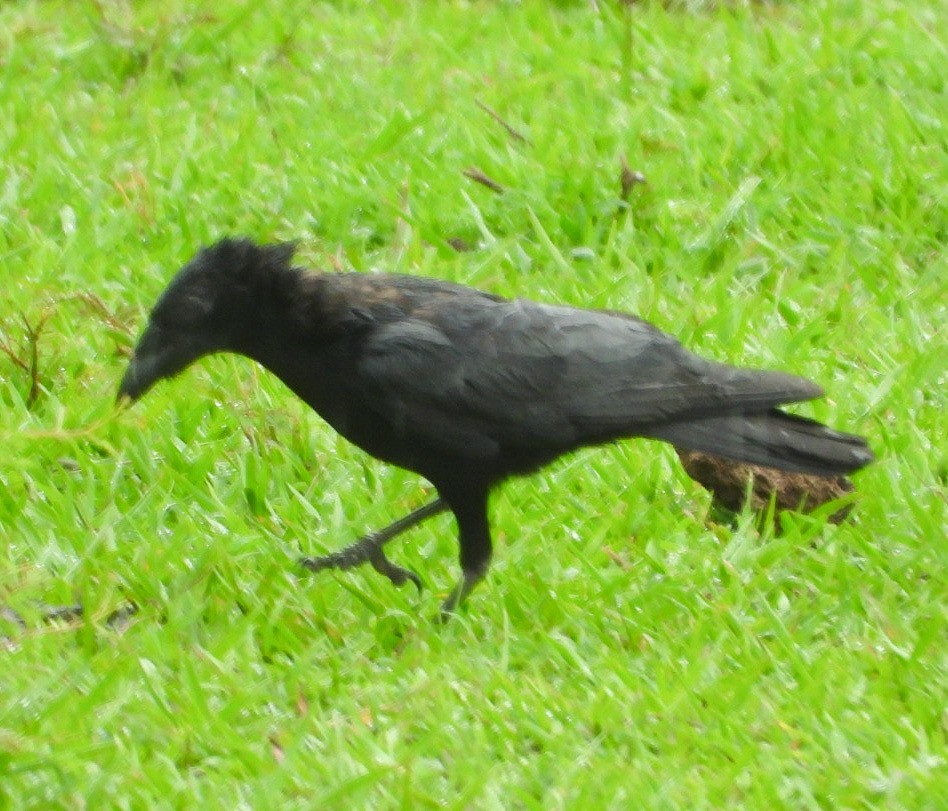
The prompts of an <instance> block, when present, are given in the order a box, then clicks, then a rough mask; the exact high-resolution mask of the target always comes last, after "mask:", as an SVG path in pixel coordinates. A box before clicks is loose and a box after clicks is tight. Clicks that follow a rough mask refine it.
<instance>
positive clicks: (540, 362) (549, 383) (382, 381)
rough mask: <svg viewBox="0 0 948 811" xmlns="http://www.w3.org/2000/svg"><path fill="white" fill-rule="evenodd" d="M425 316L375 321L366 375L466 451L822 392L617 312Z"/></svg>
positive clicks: (428, 428) (632, 428)
mask: <svg viewBox="0 0 948 811" xmlns="http://www.w3.org/2000/svg"><path fill="white" fill-rule="evenodd" d="M424 316H425V317H424V318H420V317H408V318H404V319H400V320H397V321H393V322H389V323H386V324H383V325H379V326H377V328H375V329H373V330H370V333H369V335H368V336H367V338H366V343H365V344H364V347H363V349H364V351H363V354H362V357H361V360H360V363H359V366H358V372H357V374H358V379H359V384H360V385H361V387H362V388H363V391H364V393H365V395H366V396H367V399H368V401H369V402H370V404H372V407H373V408H374V409H375V411H376V412H377V413H378V415H379V417H380V418H381V419H384V420H386V421H387V422H389V423H390V424H391V425H392V426H393V427H394V429H395V430H396V431H398V432H399V433H402V434H404V435H406V436H411V437H414V438H417V439H418V440H420V441H424V442H426V443H428V444H431V445H434V446H437V447H440V448H442V449H444V450H446V451H455V452H461V453H462V454H464V455H471V456H478V457H490V456H493V455H494V454H496V453H497V452H498V450H499V449H500V448H502V447H510V446H520V447H525V448H536V449H557V448H567V447H573V446H576V445H578V444H584V443H592V442H598V441H604V440H606V439H610V438H614V437H620V436H633V435H641V434H643V433H648V429H649V426H655V425H658V424H661V425H664V424H668V423H673V422H678V421H681V420H685V419H692V418H695V417H701V416H710V415H716V414H734V413H740V412H743V411H764V410H767V409H768V408H770V407H772V406H774V405H777V404H780V403H786V402H793V401H796V400H805V399H809V398H812V397H816V396H818V395H819V394H820V393H821V391H820V389H819V387H818V386H816V385H815V384H813V383H811V382H810V381H807V380H804V379H802V378H798V377H794V376H791V375H785V374H781V373H778V372H762V371H752V370H741V369H735V368H733V367H730V366H726V365H723V364H719V363H713V362H710V361H705V360H703V359H701V358H699V357H697V356H696V355H693V354H691V353H690V352H688V351H687V350H685V349H684V348H683V347H682V346H681V345H680V344H679V343H678V341H676V340H675V339H674V338H672V337H671V336H669V335H666V334H665V333H662V332H660V331H659V330H657V329H655V328H654V327H652V326H651V325H649V324H647V323H645V322H643V321H640V320H638V319H635V318H631V317H628V316H623V315H621V314H614V313H608V312H603V311H595V310H580V309H574V308H569V307H555V306H549V305H543V304H536V303H533V302H529V301H523V300H517V301H501V302H496V303H495V302H491V303H489V304H485V303H484V302H476V303H472V304H471V306H465V305H464V304H463V303H459V304H458V305H457V306H450V307H444V308H441V309H439V310H437V311H436V312H426V313H425V314H424Z"/></svg>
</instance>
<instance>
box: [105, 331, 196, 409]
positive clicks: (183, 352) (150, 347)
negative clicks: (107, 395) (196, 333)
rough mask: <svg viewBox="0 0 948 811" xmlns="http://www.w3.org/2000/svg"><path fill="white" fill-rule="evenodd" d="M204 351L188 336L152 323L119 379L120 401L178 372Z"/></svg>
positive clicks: (137, 394)
mask: <svg viewBox="0 0 948 811" xmlns="http://www.w3.org/2000/svg"><path fill="white" fill-rule="evenodd" d="M204 354H205V351H204V350H203V349H199V348H197V347H195V345H194V342H193V341H192V340H190V337H189V336H181V335H175V334H173V333H171V332H169V331H168V330H162V329H160V328H159V327H157V326H155V325H154V324H149V326H148V327H147V329H146V330H145V332H144V333H143V334H142V337H141V338H140V339H139V341H138V345H137V346H136V347H135V354H134V355H133V356H132V360H131V362H130V363H129V364H128V369H126V370H125V375H124V377H122V382H121V383H119V389H118V397H117V401H118V402H119V403H121V402H123V401H132V402H133V401H135V400H137V399H138V398H139V397H141V396H142V395H143V394H145V392H147V391H148V390H149V389H150V388H151V387H152V386H154V385H155V383H157V382H158V381H159V380H162V379H164V378H166V377H172V376H173V375H176V374H177V373H178V372H180V371H181V370H182V369H184V368H185V367H186V366H188V365H190V364H191V363H192V362H193V361H195V360H197V359H198V358H199V357H201V356H202V355H204Z"/></svg>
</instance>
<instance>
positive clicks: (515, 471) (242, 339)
mask: <svg viewBox="0 0 948 811" xmlns="http://www.w3.org/2000/svg"><path fill="white" fill-rule="evenodd" d="M292 258H293V246H292V245H286V244H278V245H264V246H260V245H256V244H254V243H253V242H251V241H249V240H244V239H224V240H221V241H220V242H218V243H217V244H216V245H213V246H212V247H210V248H205V249H204V250H202V251H200V252H199V253H198V254H197V255H196V256H195V257H194V258H193V259H192V260H191V261H190V262H189V263H188V264H187V265H185V267H184V268H183V269H182V270H181V271H180V272H179V273H178V275H177V276H175V278H174V279H173V280H172V281H171V283H170V284H169V285H168V288H167V289H166V290H165V291H164V293H162V295H161V297H160V298H159V299H158V302H157V303H156V304H155V307H154V309H153V310H152V312H151V316H150V318H149V322H148V326H147V328H146V329H145V332H144V334H143V335H142V336H141V339H140V340H139V342H138V345H137V346H136V348H135V354H134V357H133V359H132V361H131V363H130V365H129V367H128V371H127V372H126V373H125V376H124V378H123V379H122V383H121V386H120V387H119V396H120V398H122V397H127V398H130V399H132V400H134V399H137V398H138V397H141V396H142V395H143V394H144V393H145V392H146V391H148V389H149V388H150V387H151V386H152V385H153V384H154V383H155V382H157V381H158V380H160V379H162V378H165V377H170V376H171V375H174V374H177V373H178V372H180V371H181V370H183V369H184V368H185V367H186V366H188V365H189V364H191V363H193V362H194V361H195V360H197V359H198V358H200V357H202V356H204V355H207V354H210V353H213V352H236V353H238V354H241V355H246V356H247V357H249V358H252V359H253V360H256V361H257V362H259V363H260V364H262V365H263V366H264V367H266V368H267V369H269V370H270V371H271V372H273V373H274V374H275V375H277V377H279V378H280V379H281V380H282V381H283V382H284V383H285V384H286V385H287V386H289V388H290V389H291V390H292V391H293V392H295V393H296V394H297V395H298V396H299V397H301V398H302V399H303V400H305V401H306V402H307V403H308V404H309V405H310V406H312V408H313V409H315V410H316V412H317V413H319V414H320V415H321V416H322V417H323V419H325V420H326V421H327V422H328V423H329V424H330V425H331V426H332V427H333V428H335V429H336V430H337V431H338V432H339V433H340V434H342V435H343V436H344V437H346V438H347V439H349V440H350V441H351V442H353V443H355V444H356V445H358V446H359V447H360V448H362V449H363V450H365V451H366V452H368V453H370V454H371V455H372V456H375V457H377V458H379V459H382V460H384V461H386V462H389V463H391V464H394V465H398V466H400V467H403V468H408V469H409V470H413V471H415V472H417V473H420V474H421V475H422V476H424V477H425V478H426V479H428V481H430V482H431V484H433V485H434V487H435V489H436V490H437V492H438V498H436V499H435V500H434V501H432V502H430V503H429V504H427V505H425V506H423V507H421V508H419V509H417V510H415V511H414V512H413V513H410V514H409V515H407V516H406V517H404V518H403V519H401V520H400V521H397V522H395V523H394V524H392V525H391V526H389V527H386V528H385V529H383V530H382V531H381V532H378V533H375V534H373V535H368V536H366V537H364V538H363V539H362V540H360V541H359V542H357V543H356V544H353V545H352V546H350V547H348V548H347V549H344V550H343V551H341V552H338V553H336V554H333V555H327V556H324V557H321V558H306V559H304V560H303V561H302V563H303V565H304V566H306V567H307V568H309V569H311V570H314V571H318V570H320V569H325V568H350V567H352V566H356V565H358V564H361V563H366V562H369V563H371V564H372V565H373V566H375V568H376V569H378V570H379V571H380V572H382V573H384V574H386V575H387V576H388V577H389V578H391V579H392V581H393V582H394V583H396V584H401V583H403V582H405V580H407V579H410V580H412V581H413V582H415V583H416V584H417V585H420V581H419V580H418V578H417V576H416V575H415V574H414V573H413V572H410V571H408V570H407V569H403V568H401V567H399V566H396V565H395V564H394V563H392V562H391V561H389V560H388V558H386V557H385V555H384V553H383V550H382V547H383V546H384V544H385V543H386V542H387V541H389V540H390V539H391V538H393V537H395V536H396V535H398V534H399V533H401V532H402V531H404V530H406V529H408V528H409V527H412V526H414V525H416V524H418V523H419V522H421V521H423V520H424V519H425V518H427V517H429V516H432V515H435V514H436V513H439V512H442V511H444V510H450V511H451V512H452V513H453V514H454V516H455V518H456V520H457V525H458V533H459V536H460V558H461V571H462V576H461V579H460V581H459V583H458V584H457V586H456V587H455V588H454V590H453V591H452V592H451V594H450V596H449V597H448V598H447V600H446V601H445V603H444V606H443V610H444V612H445V613H448V612H451V611H452V610H453V609H454V608H455V607H456V606H457V605H459V604H460V603H461V602H462V601H463V600H464V598H465V597H467V595H468V594H469V593H470V591H471V589H472V588H473V587H474V586H475V585H476V584H477V583H478V582H479V581H480V580H481V579H482V578H483V577H484V575H485V574H486V572H487V569H488V566H489V563H490V558H491V537H490V528H489V525H488V518H487V498H488V494H489V492H490V490H491V488H492V487H493V486H494V485H496V484H497V483H498V482H501V481H503V480H504V479H506V478H507V477H508V476H516V475H523V474H528V473H532V472H533V471H535V470H537V469H539V468H541V467H542V466H543V465H545V464H547V463H548V462H551V461H552V460H554V459H556V458H557V457H558V456H560V455H562V454H564V453H567V452H569V451H572V450H574V449H576V448H579V447H582V446H586V445H597V444H600V443H605V442H608V441H611V440H615V439H620V438H623V437H636V436H637V437H651V438H654V439H662V440H666V441H668V442H671V443H673V444H674V445H676V446H680V447H682V448H686V449H691V450H696V451H705V452H708V453H714V454H717V455H719V456H724V457H727V458H729V459H735V460H739V461H743V462H749V463H753V464H761V465H768V466H771V467H776V468H780V469H781V470H787V471H798V472H803V473H817V474H821V475H840V474H845V473H849V472H851V471H854V470H856V469H858V468H861V467H862V466H863V465H866V464H867V463H869V462H870V461H871V460H872V458H873V456H872V453H871V452H870V451H869V449H868V447H867V446H866V443H865V441H864V440H863V439H861V438H860V437H857V436H852V435H850V434H844V433H840V432H838V431H834V430H833V429H831V428H827V427H826V426H824V425H821V424H820V423H817V422H814V421H813V420H809V419H804V418H802V417H797V416H793V415H791V414H786V413H784V412H783V411H780V410H779V409H778V408H777V406H780V405H782V404H784V403H792V402H796V401H800V400H809V399H812V398H814V397H819V396H820V395H821V394H822V391H821V389H820V387H819V386H817V385H816V384H815V383H812V382H810V381H809V380H805V379H804V378H801V377H795V376H793V375H789V374H783V373H781V372H770V371H757V370H747V369H737V368H735V367H733V366H727V365H725V364H722V363H715V362H713V361H708V360H703V359H702V358H699V357H697V356H696V355H693V354H691V353H690V352H688V351H687V350H686V349H684V348H683V347H682V346H681V344H680V343H679V342H678V341H677V340H675V339H674V338H673V337H671V336H670V335H666V334H665V333H663V332H661V331H659V330H658V329H656V328H655V327H653V326H652V325H650V324H648V323H646V322H645V321H642V320H641V319H638V318H635V317H633V316H630V315H626V314H624V313H617V312H608V311H604V310H586V309H577V308H574V307H563V306H556V305H551V304H539V303H536V302H533V301H528V300H525V299H513V300H509V299H505V298H501V297H500V296H495V295H491V294H489V293H483V292H481V291H479V290H474V289H471V288H469V287H464V286H462V285H458V284H451V283H449V282H443V281H437V280H434V279H426V278H417V277H413V276H398V275H389V274H381V273H380V274H368V273H328V274H326V273H319V274H316V273H310V272H306V271H304V270H301V269H299V268H297V267H294V266H293V265H292V264H291V262H292Z"/></svg>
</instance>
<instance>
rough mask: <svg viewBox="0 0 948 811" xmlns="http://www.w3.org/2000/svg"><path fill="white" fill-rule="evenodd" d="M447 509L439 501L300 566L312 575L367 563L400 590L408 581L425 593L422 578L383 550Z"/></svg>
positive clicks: (305, 561)
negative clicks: (396, 538)
mask: <svg viewBox="0 0 948 811" xmlns="http://www.w3.org/2000/svg"><path fill="white" fill-rule="evenodd" d="M447 509H448V505H447V504H446V503H445V502H444V501H442V500H441V499H440V498H436V499H435V500H434V501H432V502H429V503H428V504H425V505H424V506H422V507H419V508H418V509H417V510H413V511H412V512H410V513H408V515H406V516H405V517H404V518H399V519H398V521H395V522H394V523H392V524H389V525H388V526H387V527H385V528H384V529H380V530H379V531H378V532H373V533H371V534H369V535H366V536H365V537H363V538H360V539H359V540H358V541H356V542H355V543H354V544H352V545H351V546H347V547H346V548H345V549H342V550H340V551H339V552H333V553H332V554H330V555H322V556H321V557H318V558H303V559H302V560H301V561H300V564H301V565H302V566H303V567H305V568H307V569H309V570H310V571H311V572H320V571H322V570H323V569H352V568H354V567H355V566H361V565H362V564H363V563H371V564H372V568H373V569H375V571H377V572H379V573H380V574H384V575H385V576H386V577H387V578H388V579H389V580H391V581H392V582H393V583H394V584H395V585H396V586H400V585H402V584H403V583H404V582H405V581H406V580H411V582H412V583H414V584H415V585H416V586H417V587H418V589H419V590H421V578H420V577H419V576H418V575H417V574H415V573H414V572H413V571H411V570H409V569H404V568H402V567H401V566H398V565H396V564H394V563H392V561H390V560H389V559H388V558H387V557H386V556H385V552H383V551H382V547H383V546H385V544H387V543H388V542H389V541H390V540H392V539H393V538H395V537H396V536H398V535H401V533H403V532H405V530H408V529H411V528H412V527H413V526H416V525H417V524H420V523H421V522H422V521H424V520H425V519H426V518H430V517H431V516H433V515H437V514H438V513H441V512H444V511H445V510H447Z"/></svg>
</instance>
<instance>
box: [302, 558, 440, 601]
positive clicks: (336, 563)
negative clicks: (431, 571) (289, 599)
mask: <svg viewBox="0 0 948 811" xmlns="http://www.w3.org/2000/svg"><path fill="white" fill-rule="evenodd" d="M345 552H346V550H343V551H342V552H334V553H332V554H329V555H321V556H319V557H315V558H301V559H300V565H301V566H302V567H303V568H304V569H308V570H309V571H311V572H321V571H323V570H324V569H352V568H354V567H355V566H361V565H362V564H364V563H370V564H372V568H373V569H375V571H377V572H378V573H379V574H383V575H385V576H386V577H387V578H388V579H389V580H391V581H392V583H393V584H394V585H395V586H402V585H404V584H405V582H406V581H408V580H410V581H411V582H412V583H414V584H415V588H417V589H418V591H421V590H422V589H423V587H424V584H423V583H422V581H421V578H420V577H419V576H418V575H417V574H416V573H415V572H413V571H412V570H411V569H406V568H404V567H403V566H399V565H398V564H396V563H392V561H391V560H389V559H388V558H387V557H386V556H385V553H384V552H383V551H382V550H381V549H373V550H370V551H369V553H368V554H365V555H364V556H363V555H360V556H358V558H354V557H349V556H345V557H344V556H343V555H344V553H345Z"/></svg>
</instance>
